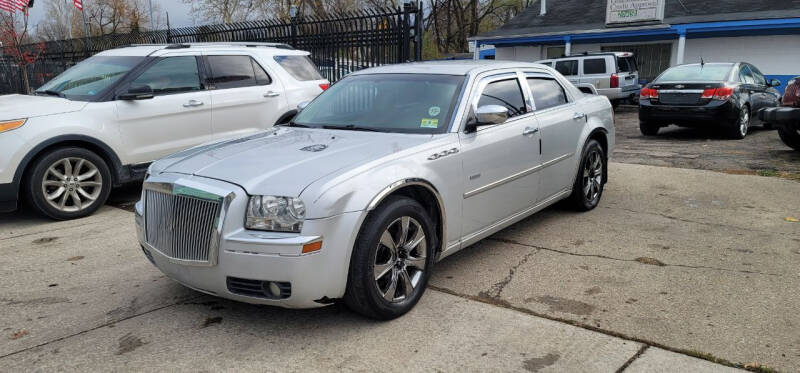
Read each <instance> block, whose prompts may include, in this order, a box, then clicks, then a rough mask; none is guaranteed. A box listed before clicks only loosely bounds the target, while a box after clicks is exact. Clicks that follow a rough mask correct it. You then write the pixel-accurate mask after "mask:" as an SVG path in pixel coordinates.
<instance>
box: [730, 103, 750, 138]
mask: <svg viewBox="0 0 800 373" xmlns="http://www.w3.org/2000/svg"><path fill="white" fill-rule="evenodd" d="M750 122H751V118H750V108H749V107H748V106H747V105H744V106H742V108H741V109H739V118H738V119H736V121H735V122H734V123H733V125H732V126H730V128H729V129H728V132H729V136H730V137H731V138H732V139H735V140H741V139H743V138H745V137H746V136H747V131H749V130H750Z"/></svg>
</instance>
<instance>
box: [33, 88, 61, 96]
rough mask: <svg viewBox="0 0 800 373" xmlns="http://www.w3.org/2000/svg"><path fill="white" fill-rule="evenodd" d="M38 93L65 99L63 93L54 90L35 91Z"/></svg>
mask: <svg viewBox="0 0 800 373" xmlns="http://www.w3.org/2000/svg"><path fill="white" fill-rule="evenodd" d="M34 92H36V93H44V94H47V95H50V96H58V97H65V96H64V94H63V93H61V92H59V91H54V90H52V89H45V90H44V91H34Z"/></svg>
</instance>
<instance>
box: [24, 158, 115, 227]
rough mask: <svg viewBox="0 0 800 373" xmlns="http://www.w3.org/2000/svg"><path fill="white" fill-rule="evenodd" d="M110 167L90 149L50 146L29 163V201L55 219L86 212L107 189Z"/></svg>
mask: <svg viewBox="0 0 800 373" xmlns="http://www.w3.org/2000/svg"><path fill="white" fill-rule="evenodd" d="M111 185H112V180H111V171H110V170H109V168H108V165H107V164H106V162H105V161H104V160H103V158H101V157H100V156H98V155H97V154H95V153H94V152H92V151H89V150H86V149H83V148H77V147H66V148H58V149H54V150H51V151H49V152H47V153H45V154H43V155H42V156H41V157H39V158H38V159H37V160H36V161H34V163H33V167H31V172H30V173H29V174H28V177H27V179H26V181H25V194H26V196H27V198H28V201H29V203H30V204H31V206H33V207H34V208H35V209H36V210H38V211H39V212H40V213H42V214H43V215H46V216H48V217H50V218H52V219H55V220H69V219H77V218H82V217H86V216H89V215H91V214H93V213H94V212H95V211H97V209H99V208H100V207H101V206H103V205H104V204H105V203H106V200H107V199H108V195H109V193H110V192H111Z"/></svg>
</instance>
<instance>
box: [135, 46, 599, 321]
mask: <svg viewBox="0 0 800 373" xmlns="http://www.w3.org/2000/svg"><path fill="white" fill-rule="evenodd" d="M613 145H614V123H613V112H612V110H611V104H610V103H609V101H608V99H606V98H605V97H602V96H592V95H585V94H583V93H581V92H580V91H579V90H577V89H576V88H575V87H574V86H573V85H572V84H570V83H569V81H567V80H566V79H564V77H563V76H561V75H560V74H558V73H557V72H556V71H555V70H553V69H551V68H549V67H545V66H543V65H537V64H529V63H517V62H514V63H511V62H508V63H501V62H492V63H484V62H478V61H468V62H429V63H412V64H402V65H393V66H385V67H378V68H373V69H367V70H363V71H360V72H357V73H353V74H351V75H349V76H348V77H346V78H344V79H342V80H340V81H339V82H337V83H336V84H335V85H333V86H332V87H331V88H330V89H329V90H327V91H326V92H324V93H322V94H321V95H320V96H318V97H317V98H316V99H315V100H314V101H313V102H311V103H310V104H308V105H307V106H305V107H302V110H301V111H300V113H299V114H298V115H297V116H296V117H295V118H294V120H293V121H292V122H291V123H289V124H287V125H284V126H281V127H276V128H274V129H272V130H269V131H266V132H262V133H259V134H256V135H252V136H248V137H243V138H238V139H233V140H229V141H222V142H218V143H214V144H210V145H205V146H201V147H196V148H193V149H189V150H186V151H184V152H181V153H177V154H175V155H172V156H170V157H168V158H164V159H162V160H159V161H157V162H155V163H154V164H153V165H152V166H151V167H150V170H149V176H148V177H147V179H146V180H145V183H144V190H143V193H142V200H141V201H140V202H139V203H138V204H137V205H136V225H137V228H138V236H139V241H140V243H141V245H142V248H143V249H144V254H145V255H146V256H147V258H148V259H149V260H150V261H151V262H152V263H153V264H154V265H155V266H157V267H158V268H159V269H160V270H161V271H163V272H164V273H165V274H166V275H168V276H169V277H171V278H173V279H175V280H176V281H179V282H180V283H182V284H184V285H186V286H188V287H191V288H193V289H196V290H198V291H201V292H204V293H208V294H212V295H216V296H220V297H224V298H230V299H234V300H238V301H243V302H249V303H260V304H270V305H278V306H284V307H293V308H306V307H319V306H323V305H326V304H330V303H333V302H335V301H336V300H338V299H343V300H344V302H345V303H346V304H347V305H348V306H349V307H351V308H352V309H353V310H355V311H357V312H359V313H361V314H364V315H366V316H369V317H373V318H378V319H391V318H394V317H397V316H400V315H402V314H404V313H405V312H407V311H409V310H410V309H411V308H412V307H413V306H414V305H415V304H416V303H417V301H418V300H419V299H420V297H421V296H422V294H423V292H424V291H425V287H426V284H427V282H428V279H429V278H430V275H431V271H433V270H434V264H435V263H436V262H437V261H438V260H441V259H442V258H444V257H446V256H448V255H450V254H453V253H454V252H456V251H459V250H461V249H463V248H465V247H467V246H469V245H471V244H474V243H475V242H477V241H478V240H480V239H482V238H484V237H486V236H488V235H490V234H492V233H494V232H497V231H498V230H500V229H503V228H504V227H506V226H508V225H510V224H512V223H514V222H516V221H519V220H521V219H523V218H525V217H526V216H529V215H531V214H533V213H535V212H537V211H539V210H541V209H543V208H545V207H547V206H549V205H551V204H553V203H556V202H558V201H559V200H563V199H568V200H569V202H570V203H571V204H572V205H574V206H575V207H576V208H577V209H579V210H583V211H585V210H590V209H592V208H594V207H595V206H597V204H598V202H599V201H600V198H601V196H602V194H603V186H604V184H605V182H606V181H607V179H608V177H607V170H606V163H607V159H608V154H610V153H611V150H612V148H613Z"/></svg>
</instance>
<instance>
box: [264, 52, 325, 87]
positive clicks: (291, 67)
mask: <svg viewBox="0 0 800 373" xmlns="http://www.w3.org/2000/svg"><path fill="white" fill-rule="evenodd" d="M275 62H277V63H278V64H279V65H281V67H283V68H284V69H286V71H287V72H289V74H290V75H292V76H293V77H294V78H295V79H297V80H299V81H309V80H323V79H325V78H323V77H322V74H320V73H319V70H317V67H316V66H315V65H314V62H313V61H311V58H308V56H275Z"/></svg>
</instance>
